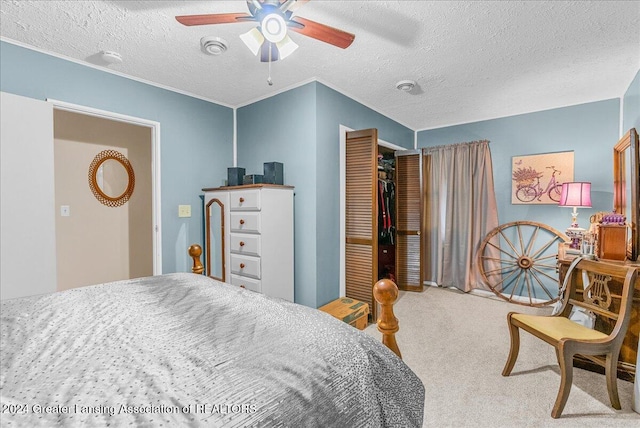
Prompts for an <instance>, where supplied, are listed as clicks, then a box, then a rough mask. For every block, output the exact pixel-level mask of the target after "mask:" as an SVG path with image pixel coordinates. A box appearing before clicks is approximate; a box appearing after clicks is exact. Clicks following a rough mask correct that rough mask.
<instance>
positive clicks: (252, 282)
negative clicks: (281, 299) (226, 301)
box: [231, 275, 262, 293]
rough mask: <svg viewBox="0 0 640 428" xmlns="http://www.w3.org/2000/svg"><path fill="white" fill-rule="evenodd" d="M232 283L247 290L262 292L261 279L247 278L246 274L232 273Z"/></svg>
mask: <svg viewBox="0 0 640 428" xmlns="http://www.w3.org/2000/svg"><path fill="white" fill-rule="evenodd" d="M231 284H232V285H237V286H238V287H242V288H246V289H247V290H251V291H255V292H257V293H262V285H261V281H260V280H259V279H252V278H247V277H246V276H238V275H231Z"/></svg>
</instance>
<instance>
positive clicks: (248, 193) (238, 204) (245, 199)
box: [231, 189, 260, 211]
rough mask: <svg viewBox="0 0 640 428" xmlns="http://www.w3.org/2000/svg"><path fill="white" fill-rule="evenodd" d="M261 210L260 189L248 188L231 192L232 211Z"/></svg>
mask: <svg viewBox="0 0 640 428" xmlns="http://www.w3.org/2000/svg"><path fill="white" fill-rule="evenodd" d="M237 210H248V211H258V210H260V190H259V189H247V190H238V191H236V192H231V211H237Z"/></svg>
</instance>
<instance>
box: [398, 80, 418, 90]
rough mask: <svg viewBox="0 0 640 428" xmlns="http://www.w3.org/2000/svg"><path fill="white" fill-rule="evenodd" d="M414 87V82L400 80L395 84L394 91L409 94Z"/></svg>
mask: <svg viewBox="0 0 640 428" xmlns="http://www.w3.org/2000/svg"><path fill="white" fill-rule="evenodd" d="M415 87H416V82H414V81H413V80H401V81H399V82H398V83H396V89H398V90H400V91H403V92H411V90H412V89H413V88H415Z"/></svg>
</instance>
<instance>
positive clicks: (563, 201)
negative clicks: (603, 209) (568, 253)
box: [558, 181, 591, 249]
mask: <svg viewBox="0 0 640 428" xmlns="http://www.w3.org/2000/svg"><path fill="white" fill-rule="evenodd" d="M558 205H559V206H561V207H571V208H573V212H572V213H571V217H572V219H571V226H570V227H569V228H568V229H567V236H568V237H569V238H570V239H571V245H569V247H571V248H574V249H579V248H580V243H581V241H582V236H583V234H584V233H585V231H586V229H583V228H581V227H580V226H578V208H591V183H587V182H584V181H576V182H571V183H562V193H561V195H560V202H559V203H558Z"/></svg>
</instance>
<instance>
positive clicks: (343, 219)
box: [338, 124, 409, 297]
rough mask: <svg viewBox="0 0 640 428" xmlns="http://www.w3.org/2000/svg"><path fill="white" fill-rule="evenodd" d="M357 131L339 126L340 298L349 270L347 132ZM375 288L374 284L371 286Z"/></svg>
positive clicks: (380, 142)
mask: <svg viewBox="0 0 640 428" xmlns="http://www.w3.org/2000/svg"><path fill="white" fill-rule="evenodd" d="M351 131H355V130H354V129H351V128H349V127H348V126H345V125H342V124H340V125H338V133H339V135H340V296H339V297H344V296H345V294H346V289H347V280H346V278H347V269H346V249H345V241H346V237H347V232H346V225H347V216H346V206H347V201H346V194H347V187H346V186H347V181H346V178H347V169H346V162H347V159H346V157H347V144H346V142H347V132H351ZM378 145H379V146H382V147H386V148H389V149H393V150H409V149H407V148H405V147H400V146H398V145H396V144H393V143H389V142H387V141H384V140H381V139H379V138H378ZM371 285H372V286H373V284H371Z"/></svg>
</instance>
